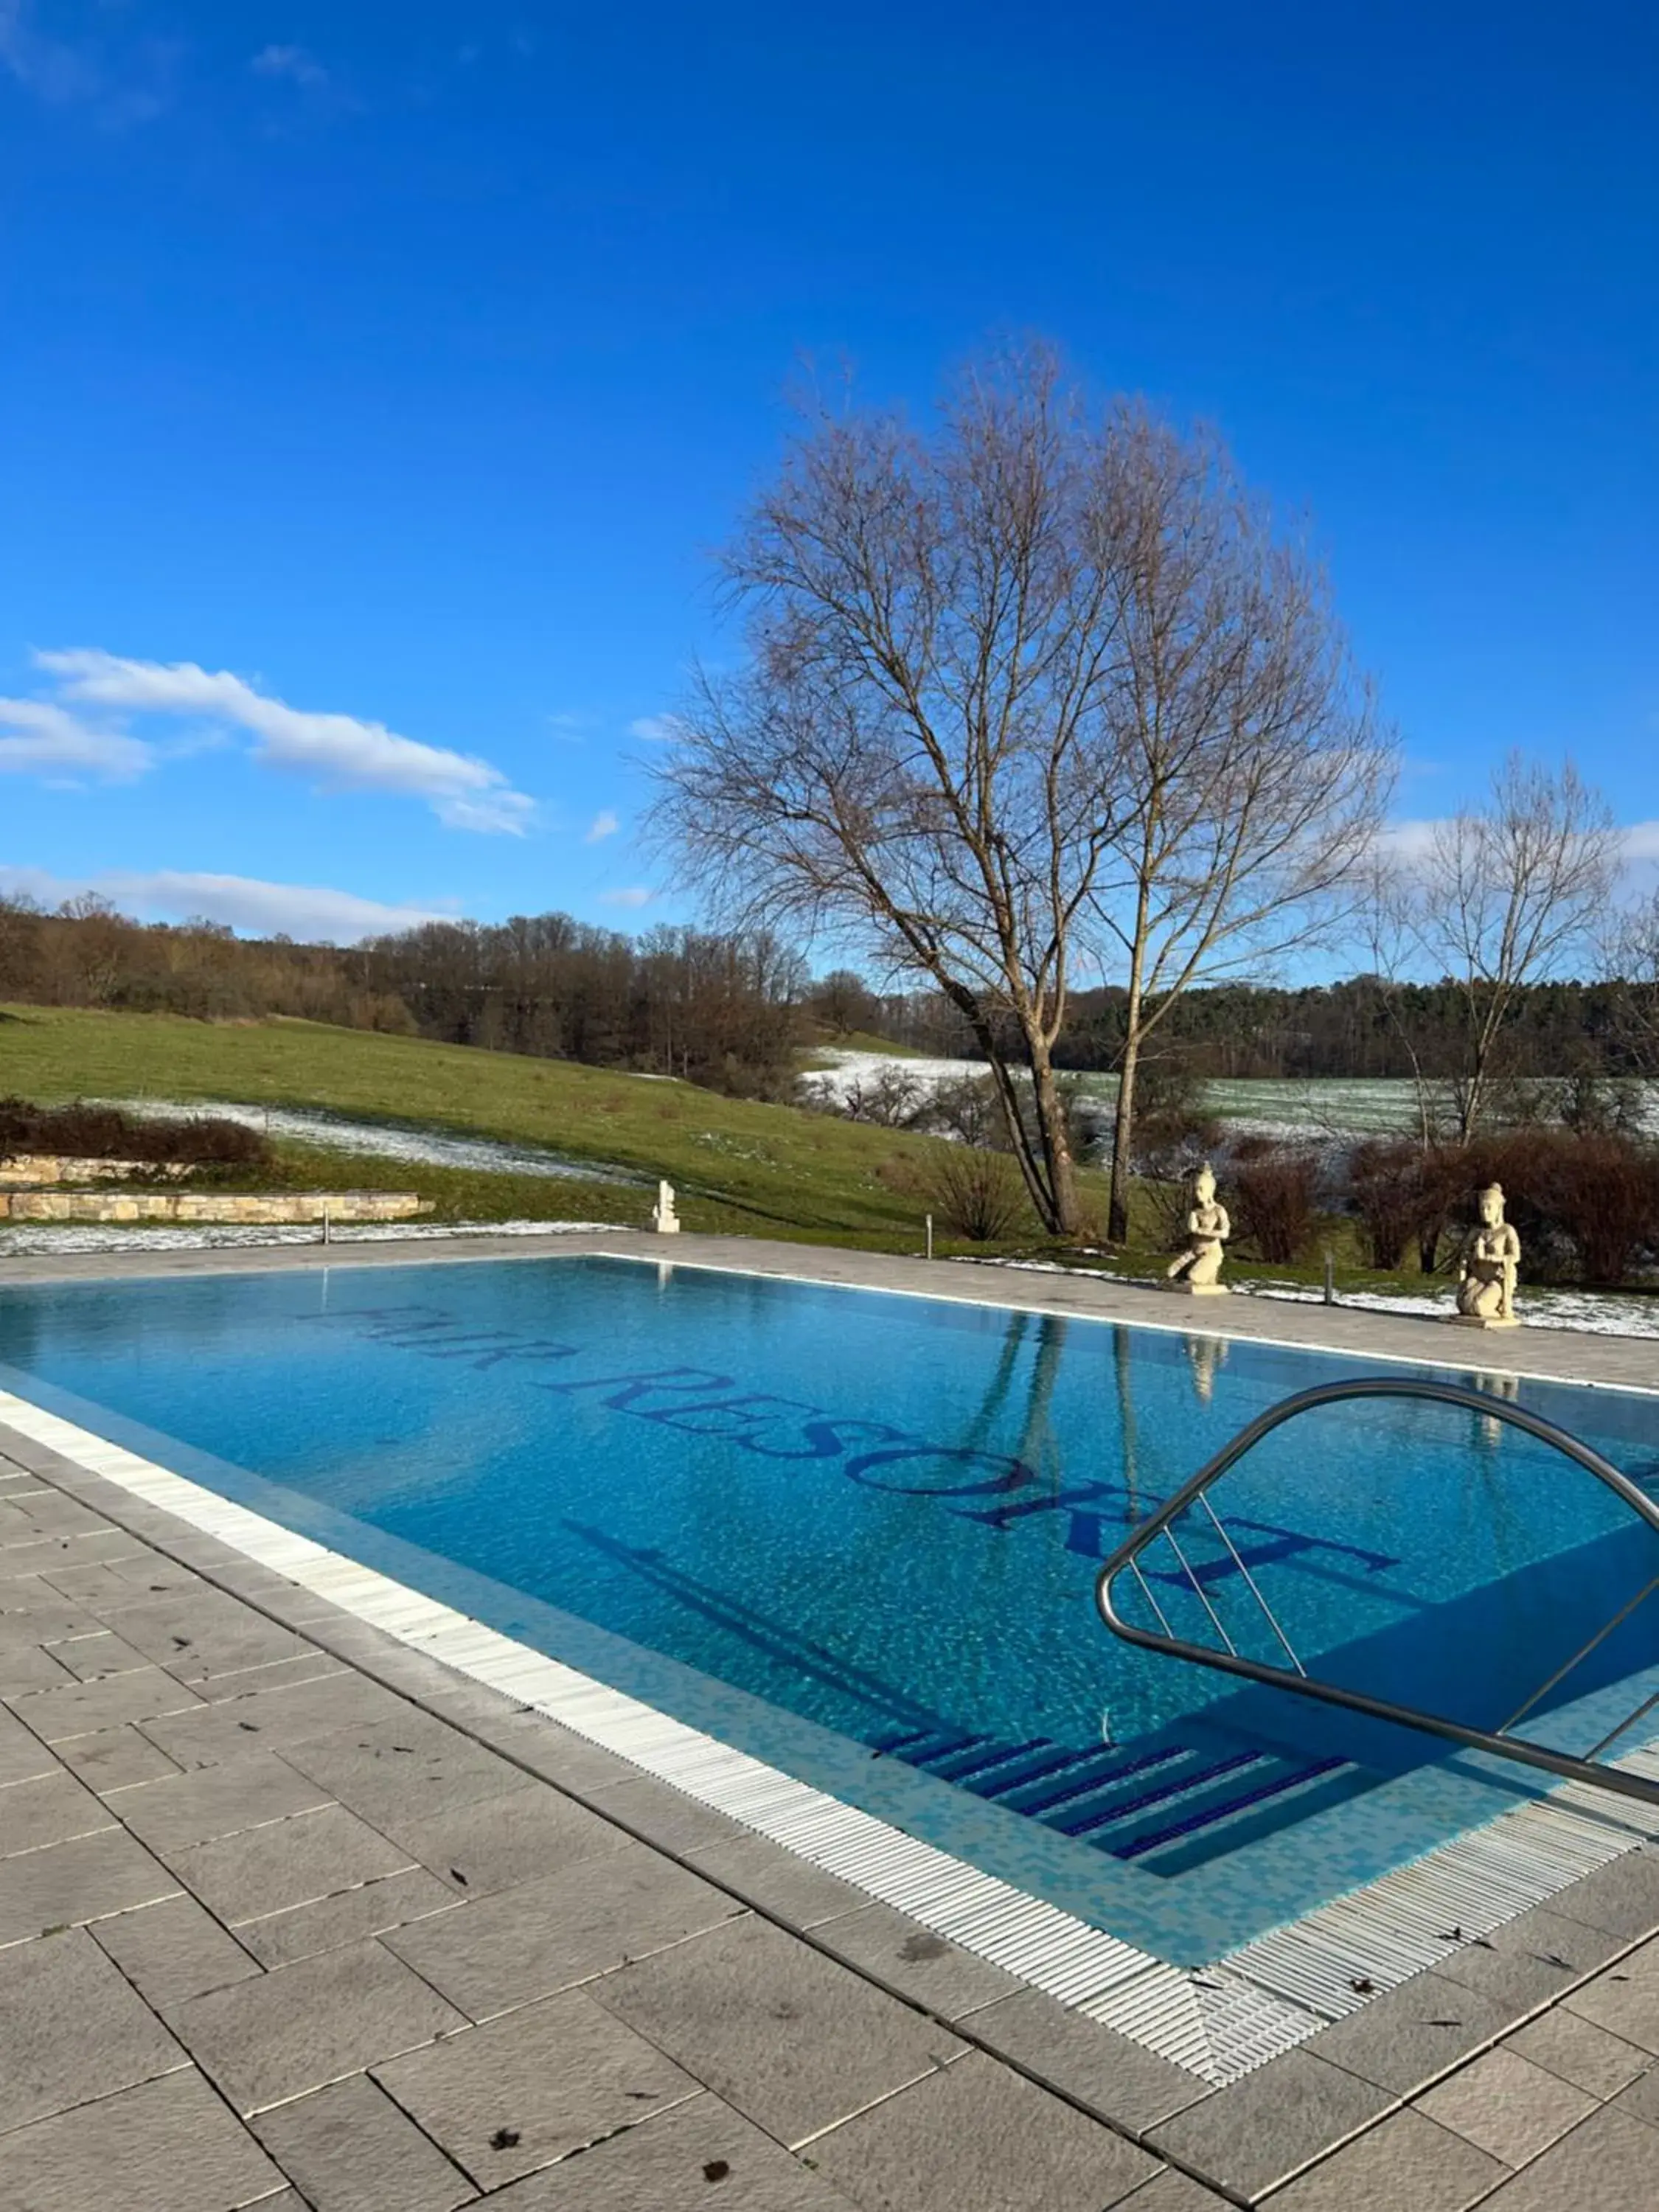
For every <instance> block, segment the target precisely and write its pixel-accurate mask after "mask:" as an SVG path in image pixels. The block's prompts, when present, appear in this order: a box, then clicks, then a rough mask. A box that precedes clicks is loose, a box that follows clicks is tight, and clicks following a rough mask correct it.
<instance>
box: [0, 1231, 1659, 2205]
mask: <svg viewBox="0 0 1659 2212" xmlns="http://www.w3.org/2000/svg"><path fill="white" fill-rule="evenodd" d="M584 1251H590V1252H591V1251H600V1252H602V1251H616V1252H619V1253H626V1254H627V1255H629V1256H630V1257H639V1256H646V1257H649V1258H651V1259H655V1260H662V1261H676V1262H680V1263H684V1264H702V1265H713V1266H723V1267H737V1268H741V1269H744V1270H749V1271H757V1272H763V1273H776V1274H787V1275H793V1276H798V1277H802V1278H805V1279H811V1280H816V1281H820V1282H842V1283H852V1284H859V1285H864V1286H866V1287H872V1288H884V1289H892V1290H899V1291H914V1292H919V1293H923V1294H927V1295H932V1296H935V1297H937V1296H941V1295H943V1296H949V1297H959V1298H965V1299H969V1300H972V1301H974V1302H975V1303H984V1304H1000V1305H1006V1304H1016V1305H1020V1306H1026V1307H1030V1308H1032V1309H1034V1310H1039V1311H1046V1312H1054V1313H1060V1314H1068V1315H1083V1314H1092V1315H1096V1316H1100V1317H1102V1318H1106V1319H1116V1320H1123V1321H1132V1322H1143V1323H1152V1324H1156V1325H1161V1326H1174V1327H1176V1328H1184V1329H1187V1330H1188V1331H1192V1332H1194V1333H1210V1332H1213V1331H1218V1330H1219V1331H1221V1332H1223V1333H1225V1334H1229V1335H1237V1336H1241V1337H1251V1338H1255V1339H1257V1340H1264V1341H1272V1342H1277V1343H1281V1344H1296V1345H1303V1346H1317V1347H1318V1348H1321V1349H1324V1350H1329V1351H1339V1352H1345V1353H1350V1354H1358V1355H1360V1356H1365V1355H1370V1356H1374V1357H1376V1358H1405V1359H1415V1360H1419V1361H1423V1360H1427V1361H1433V1362H1436V1363H1437V1364H1449V1365H1452V1366H1455V1367H1470V1366H1474V1367H1476V1368H1478V1369H1479V1370H1481V1371H1482V1372H1486V1373H1490V1374H1503V1373H1517V1372H1518V1373H1526V1374H1532V1375H1538V1376H1552V1377H1559V1378H1560V1379H1563V1380H1569V1381H1573V1382H1595V1383H1603V1384H1607V1385H1609V1386H1612V1387H1615V1388H1621V1389H1632V1388H1634V1389H1642V1388H1646V1389H1655V1388H1659V1346H1655V1345H1652V1344H1645V1343H1642V1342H1639V1341H1636V1340H1620V1339H1614V1338H1604V1337H1587V1336H1580V1335H1574V1334H1569V1333H1567V1332H1561V1331H1542V1330H1540V1331H1521V1332H1516V1333H1511V1334H1501V1335H1499V1334H1481V1335H1476V1334H1474V1333H1473V1332H1471V1333H1468V1334H1456V1333H1454V1332H1452V1331H1450V1330H1448V1329H1446V1328H1442V1327H1441V1326H1439V1325H1438V1324H1437V1323H1435V1322H1426V1321H1422V1320H1417V1319H1407V1318H1403V1317H1401V1318H1395V1317H1392V1316H1377V1315H1374V1314H1371V1313H1369V1312H1363V1311H1360V1310H1355V1309H1343V1308H1340V1307H1339V1308H1336V1309H1334V1310H1332V1309H1327V1308H1322V1307H1314V1306H1298V1305H1295V1304H1273V1303H1272V1302H1269V1301H1267V1300H1263V1299H1246V1298H1236V1299H1229V1300H1206V1301H1202V1302H1200V1301H1197V1300H1191V1301H1184V1302H1182V1303H1180V1304H1177V1302H1176V1300H1175V1299H1174V1298H1172V1297H1164V1296H1160V1295H1159V1294H1158V1293H1157V1292H1154V1291H1145V1290H1139V1289H1136V1288H1134V1287H1133V1286H1125V1285H1115V1284H1109V1283H1104V1282H1097V1281H1090V1280H1084V1281H1079V1280H1078V1279H1074V1278H1070V1277H1065V1276H1053V1275H1048V1274H1042V1273H1022V1272H1014V1271H1009V1270H1002V1269H994V1268H983V1269H981V1268H974V1267H963V1266H957V1265H952V1264H949V1263H939V1264H934V1265H928V1264H927V1263H926V1262H921V1261H902V1260H895V1259H890V1258H888V1257H884V1256H882V1255H868V1254H861V1253H850V1252H849V1253H842V1252H829V1251H824V1250H823V1249H808V1248H803V1247H798V1246H793V1245H781V1244H765V1243H751V1242H747V1241H738V1240H726V1239H714V1238H706V1237H692V1236H683V1237H679V1238H678V1239H676V1240H674V1241H673V1242H672V1243H669V1242H668V1240H659V1239H655V1238H650V1237H638V1236H628V1235H624V1234H622V1233H617V1234H606V1235H603V1236H600V1235H592V1236H580V1237H557V1238H550V1239H549V1240H548V1241H547V1243H545V1244H543V1243H540V1242H539V1241H530V1240H526V1239H524V1238H521V1237H514V1238H512V1239H510V1240H509V1239H503V1240H491V1239H489V1238H483V1237H480V1238H477V1239H476V1240H471V1239H470V1240H467V1241H466V1242H465V1243H455V1244H431V1243H422V1244H416V1245H399V1244H398V1243H374V1244H362V1245H357V1244H350V1245H338V1244H337V1245H335V1246H334V1247H332V1248H331V1249H330V1250H329V1251H328V1252H327V1253H326V1254H325V1253H324V1252H323V1251H322V1250H321V1249H318V1248H301V1247H293V1246H287V1247H279V1248H270V1249H264V1250H258V1251H255V1250H247V1249H239V1250H230V1251H222V1252H211V1251H209V1252H201V1251H190V1252H180V1253H146V1254H143V1255H131V1256H130V1257H129V1256H125V1255H103V1254H100V1255H80V1256H76V1257H73V1258H70V1257H67V1256H60V1257H53V1258H37V1259H33V1260H22V1261H14V1262H12V1263H10V1265H9V1267H8V1269H7V1278H8V1279H10V1280H21V1279H48V1278H58V1279H64V1278H72V1277H88V1276H109V1275H115V1274H120V1275H166V1274H173V1273H204V1272H222V1273H246V1272H248V1271H250V1270H252V1269H254V1268H258V1269H266V1268H270V1267H283V1268H293V1267H316V1266H319V1265H323V1264H327V1265H331V1266H336V1267H352V1266H363V1265H367V1266H382V1265H386V1264H387V1263H390V1262H393V1261H404V1260H408V1261H416V1262H422V1263H428V1264H433V1263H436V1264H443V1263H447V1262H453V1261H459V1260H464V1259H473V1258H485V1257H501V1256H506V1257H513V1258H518V1259H525V1258H530V1257H532V1256H540V1255H544V1254H546V1253H548V1252H555V1253H557V1254H559V1255H565V1256H574V1255H577V1254H579V1253H580V1252H584ZM1656 1419H1659V1411H1656ZM1656 2176H1659V1851H1656V1850H1651V1849H1649V1848H1646V1847H1643V1848H1639V1849H1637V1850H1632V1851H1629V1852H1627V1853H1626V1854H1625V1855H1624V1856H1622V1857H1619V1858H1617V1859H1615V1860H1613V1861H1612V1862H1611V1863H1608V1864H1607V1865H1606V1866H1604V1867H1603V1868H1601V1869H1600V1871H1598V1872H1597V1873H1595V1874H1593V1875H1589V1877H1587V1878H1586V1879H1583V1880H1582V1881H1578V1882H1577V1883H1575V1884H1572V1885H1571V1886H1569V1887H1565V1888H1564V1889H1562V1890H1560V1891H1559V1893H1556V1894H1554V1895H1553V1896H1552V1897H1550V1899H1548V1901H1547V1904H1546V1905H1539V1906H1536V1907H1534V1909H1533V1910H1531V1911H1527V1912H1524V1913H1522V1914H1521V1915H1519V1916H1518V1917H1515V1918H1513V1919H1511V1920H1510V1921H1509V1922H1508V1923H1506V1924H1505V1925H1504V1926H1503V1927H1501V1928H1499V1929H1496V1930H1495V1931H1494V1932H1493V1934H1492V1936H1491V1937H1490V1939H1489V1940H1486V1941H1484V1942H1475V1943H1469V1944H1468V1945H1467V1946H1465V1947H1463V1948H1458V1949H1457V1950H1455V1952H1454V1953H1453V1954H1452V1955H1451V1956H1449V1958H1447V1959H1444V1960H1441V1961H1439V1962H1438V1963H1437V1965H1436V1966H1435V1967H1434V1968H1433V1969H1432V1970H1431V1971H1430V1972H1423V1973H1419V1974H1418V1975H1416V1976H1414V1977H1413V1978H1412V1979H1410V1980H1407V1981H1405V1982H1403V1983H1401V1984H1400V1986H1399V1987H1397V1988H1395V1989H1394V1990H1391V1991H1390V1992H1389V1994H1388V1995H1387V1996H1382V1997H1379V1998H1377V1999H1376V2000H1375V2001H1374V2002H1370V2003H1368V2004H1365V2005H1364V2006H1362V2007H1361V2008H1360V2009H1359V2010H1358V2011H1356V2012H1354V2013H1352V2014H1351V2015H1349V2016H1348V2017H1347V2018H1346V2019H1345V2020H1343V2021H1340V2023H1339V2024H1337V2025H1335V2026H1334V2027H1328V2028H1327V2029H1325V2030H1324V2031H1323V2032H1322V2033H1319V2034H1318V2035H1316V2036H1315V2037H1314V2038H1312V2039H1311V2040H1310V2041H1307V2042H1304V2043H1303V2044H1301V2045H1299V2046H1298V2047H1297V2048H1296V2049H1294V2050H1291V2051H1288V2052H1286V2053H1285V2056H1283V2057H1278V2058H1275V2059H1273V2060H1272V2061H1271V2062H1270V2063H1267V2064H1266V2065H1264V2066H1262V2067H1261V2068H1259V2069H1257V2070H1256V2071H1255V2072H1253V2073H1250V2074H1249V2075H1246V2076H1245V2078H1244V2079H1243V2080H1242V2081H1238V2082H1237V2083H1236V2084H1235V2085H1234V2086H1232V2087H1225V2088H1213V2087H1211V2086H1210V2085H1209V2084H1208V2083H1207V2082H1206V2081H1204V2080H1202V2079H1200V2077H1199V2076H1198V2075H1194V2074H1191V2073H1188V2071H1187V2070H1186V2069H1184V2068H1182V2067H1181V2066H1177V2065H1175V2064H1173V2063H1170V2062H1169V2061H1168V2060H1166V2059H1164V2058H1160V2057H1157V2056H1156V2055H1155V2054H1153V2053H1152V2052H1151V2051H1147V2050H1146V2049H1144V2048H1142V2047H1141V2046H1140V2045H1139V2044H1137V2043H1134V2042H1132V2041H1130V2040H1129V2039H1127V2038H1126V2037H1123V2036H1120V2035H1116V2034H1115V2033H1112V2031H1111V2030H1109V2029H1108V2028H1106V2027H1102V2026H1100V2025H1098V2024H1097V2022H1095V2021H1091V2020H1088V2019H1086V2018H1085V2017H1083V2016H1081V2015H1079V2014H1077V2013H1074V2012H1071V2011H1068V2010H1066V2008H1063V2007H1062V2006H1060V2005H1059V2004H1058V2003H1056V2002H1054V2000H1053V1999H1051V1998H1049V1997H1047V1996H1043V1995H1042V1993H1041V1992H1040V1991H1037V1990H1033V1989H1030V1988H1029V1987H1027V1986H1025V1985H1024V1984H1021V1983H1019V1982H1018V1981H1016V1980H1015V1979H1014V1978H1012V1977H1011V1976H1010V1975H1008V1974H1006V1973H1004V1972H1002V1971H1001V1970H1000V1968H998V1967H996V1966H992V1965H990V1964H989V1963H988V1962H987V1960H984V1959H981V1958H979V1957H976V1956H974V1955H971V1954H969V1953H968V1952H967V1951H964V1950H962V1949H960V1948H957V1947H956V1946H954V1945H952V1944H951V1943H949V1942H945V1940H944V1939H942V1938H941V1937H940V1936H937V1935H935V1934H933V1933H932V1932H930V1931H929V1930H928V1929H925V1928H923V1927H922V1926H921V1924H920V1923H916V1922H913V1921H909V1920H908V1919H907V1918H906V1917H905V1916H904V1915H902V1913H899V1912H897V1911H894V1910H893V1909H892V1908H891V1907H890V1906H887V1905H872V1903H871V1902H870V1901H869V1899H867V1897H866V1895H865V1894H864V1893H862V1892H861V1891H860V1890H858V1889H857V1888H855V1887H852V1886H851V1885H849V1884H848V1883H847V1882H844V1881H840V1880H837V1879H836V1877H835V1876H833V1875H829V1874H827V1873H825V1872H824V1871H823V1870H822V1869H819V1868H817V1867H814V1866H812V1865H810V1864H808V1863H805V1861H803V1860H802V1859H800V1858H799V1857H795V1856H794V1855H793V1853H791V1852H789V1851H787V1850H784V1849H783V1848H782V1847H781V1846H780V1845H778V1844H775V1843H773V1842H770V1841H769V1840H767V1839H766V1838H763V1837H757V1835H755V1834H754V1833H753V1832H751V1831H750V1829H748V1828H746V1827H744V1826H742V1825H741V1824H740V1823H738V1821H736V1820H732V1819H730V1818H727V1817H726V1816H725V1815H723V1814H720V1813H717V1812H715V1811H713V1810H711V1809H710V1808H708V1807H707V1806H705V1805H702V1804H699V1803H696V1802H694V1801H693V1800H691V1799H690V1798H688V1797H686V1796H683V1795H682V1794H681V1793H680V1792H678V1791H677V1790H673V1789H671V1787H669V1786H668V1785H666V1784H664V1783H662V1782H660V1781H659V1780H656V1779H654V1778H650V1777H648V1776H645V1775H642V1774H641V1771H640V1769H639V1768H638V1767H637V1766H636V1765H632V1764H630V1763H629V1762H628V1761H627V1760H625V1759H621V1758H619V1757H617V1755H616V1754H614V1753H611V1752H608V1751H605V1750H604V1749H601V1748H600V1747H598V1746H597V1745H595V1744H594V1743H592V1742H590V1741H587V1740H586V1739H585V1738H584V1737H583V1736H581V1735H577V1734H575V1733H574V1732H573V1731H572V1730H570V1729H565V1728H563V1727H562V1726H560V1725H559V1724H558V1723H556V1722H555V1721H553V1720H550V1719H549V1718H546V1717H544V1716H543V1715H541V1714H538V1713H536V1712H533V1711H527V1710H526V1709H525V1708H524V1707H523V1706H522V1705H520V1703H519V1702H517V1701H516V1700H514V1699H513V1698H511V1697H509V1696H507V1695H504V1694H503V1693H501V1692H499V1691H496V1690H493V1689H490V1688H488V1687H486V1686H483V1685H481V1684H479V1683H477V1682H476V1681H470V1680H466V1679H465V1677H463V1676H462V1675H461V1674H458V1673H456V1672H454V1671H453V1669H451V1668H448V1667H447V1666H446V1665H444V1664H443V1663H441V1662H439V1661H438V1660H436V1659H435V1658H432V1657H430V1656H426V1655H424V1654H422V1653H420V1652H417V1651H414V1650H410V1648H409V1645H408V1644H407V1643H404V1642H402V1641H399V1640H398V1639H397V1638H393V1637H392V1636H391V1635H388V1634H386V1633H385V1632H383V1631H382V1630H380V1629H379V1628H377V1627H374V1626H370V1625H369V1624H368V1623H367V1622H365V1621H364V1620H361V1619H359V1618H357V1617H356V1615H355V1614H353V1613H350V1612H349V1611H346V1610H344V1609H343V1608H342V1607H338V1606H337V1605H335V1604H333V1603H331V1601H329V1600H328V1599H327V1598H325V1597H324V1596H322V1595H319V1594H317V1593H316V1592H314V1591H313V1590H312V1589H307V1588H306V1587H304V1586H302V1585H301V1583H298V1582H296V1581H294V1580H291V1579H289V1578H288V1577H285V1576H284V1575H283V1574H281V1573H279V1572H277V1571H274V1570H272V1569H271V1568H270V1567H267V1566H264V1565H258V1564H255V1563H254V1562H252V1560H250V1559H249V1558H248V1557H247V1556H246V1554H245V1553H241V1552H240V1551H239V1550H236V1549H234V1548H233V1547H231V1546H230V1545H228V1544H227V1543H225V1542H222V1541H218V1540H217V1539H216V1538H214V1537H210V1536H208V1535H204V1534H202V1533H200V1532H199V1531H198V1530H197V1529H196V1528H193V1527H191V1526H190V1525H189V1524H188V1523H187V1522H185V1521H183V1520H181V1519H179V1518H177V1517H176V1516H174V1515H173V1514H172V1513H170V1512H167V1511H165V1510H161V1509H160V1508H159V1507H157V1506H155V1505H153V1504H148V1503H146V1502H144V1501H143V1499H142V1498H138V1497H137V1496H135V1495H134V1494H133V1493H132V1492H131V1491H130V1490H127V1489H125V1488H123V1487H121V1486H118V1485H117V1484H116V1483H114V1482H112V1481H109V1480H105V1479H104V1478H103V1477H102V1476H101V1475H100V1474H95V1473H93V1472H90V1471H88V1469H87V1468H83V1467H82V1466H80V1465H78V1464H76V1462H73V1461H72V1460H70V1459H66V1458H64V1457H63V1456H62V1455H60V1454H59V1453H58V1452H56V1451H54V1450H52V1449H50V1448H48V1447H47V1446H46V1445H45V1444H43V1443H40V1442H39V1441H37V1440H34V1439H32V1438H31V1437H27V1436H25V1435H23V1434H22V1433H21V1432H20V1431H13V1430H7V1429H3V1428H0V2204H3V2205H6V2206H8V2207H9V2206H11V2205H14V2204H15V2205H17V2206H19V2207H20V2208H27V2212H83V2209H84V2212H94V2208H96V2212H105V2208H106V2207H114V2208H118V2212H230V2208H233V2207H236V2206H240V2205H245V2204H252V2203H263V2204H266V2205H270V2206H271V2207H273V2208H279V2212H301V2207H303V2206H306V2205H310V2206H312V2207H313V2208H315V2212H381V2208H384V2212H448V2208H453V2207H457V2206H460V2205H465V2204H472V2203H479V2202H487V2203H499V2204H501V2205H502V2206H504V2207H512V2208H513V2212H544V2209H545V2212H611V2208H618V2209H619V2212H620V2208H629V2212H634V2208H638V2212H681V2208H690V2207H693V2206H696V2207H698V2208H703V2207H714V2208H720V2207H726V2206H729V2207H732V2208H736V2212H814V2209H815V2208H817V2212H837V2208H839V2212H847V2208H848V2207H860V2208H866V2212H1106V2208H1109V2207H1116V2206H1119V2205H1124V2204H1127V2205H1130V2206H1132V2207H1133V2208H1134V2212H1200V2208H1203V2207H1205V2206H1212V2205H1217V2204H1221V2203H1232V2204H1237V2205H1245V2206H1256V2205H1261V2204H1267V2205H1270V2206H1271V2207H1272V2208H1273V2212H1458V2209H1459V2208H1463V2207H1467V2206H1472V2205H1474V2204H1482V2205H1485V2204H1492V2205H1493V2206H1496V2207H1499V2208H1501V2212H1570V2209H1571V2208H1577V2206H1580V2205H1584V2206H1590V2205H1594V2206H1595V2207H1596V2208H1597V2212H1651V2208H1652V2206H1653V2205H1654V2203H1655V2202H1656V2200H1659V2181H1656Z"/></svg>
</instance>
